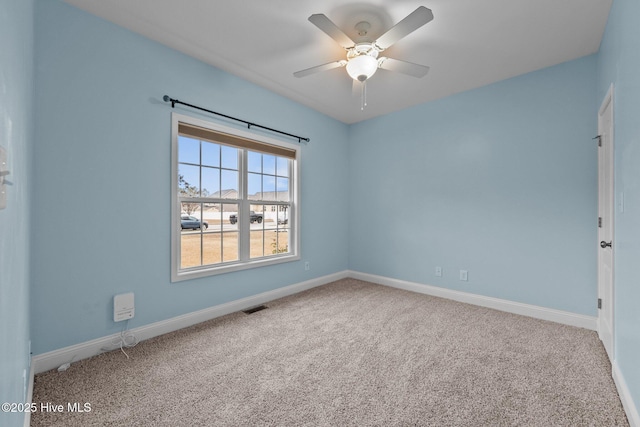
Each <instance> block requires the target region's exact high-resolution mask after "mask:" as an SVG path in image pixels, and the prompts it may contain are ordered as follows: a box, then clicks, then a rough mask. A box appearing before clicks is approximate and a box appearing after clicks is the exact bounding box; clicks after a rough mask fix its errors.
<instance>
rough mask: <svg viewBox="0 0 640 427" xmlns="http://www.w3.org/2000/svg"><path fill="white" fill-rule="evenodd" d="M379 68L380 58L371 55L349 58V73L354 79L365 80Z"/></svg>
mask: <svg viewBox="0 0 640 427" xmlns="http://www.w3.org/2000/svg"><path fill="white" fill-rule="evenodd" d="M377 69H378V60H377V59H376V58H374V57H373V56H369V55H358V56H356V57H353V58H351V59H349V62H348V63H347V73H348V74H349V76H350V77H351V78H352V79H353V80H357V81H360V82H364V81H365V80H367V79H368V78H370V77H371V76H373V75H374V74H375V72H376V70H377Z"/></svg>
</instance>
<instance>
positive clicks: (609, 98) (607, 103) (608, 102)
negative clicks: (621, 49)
mask: <svg viewBox="0 0 640 427" xmlns="http://www.w3.org/2000/svg"><path fill="white" fill-rule="evenodd" d="M613 90H614V87H613V83H612V84H611V85H610V86H609V90H608V91H607V94H606V95H605V97H604V99H603V100H602V104H601V105H600V109H599V110H598V135H602V133H603V126H604V123H603V122H604V119H603V117H604V113H605V111H606V110H607V108H608V107H610V114H611V122H610V123H611V128H610V131H609V138H608V141H607V142H608V143H609V150H607V151H606V152H607V154H608V157H607V158H604V159H602V160H603V161H605V162H608V164H609V173H610V179H609V191H610V192H611V197H610V204H608V205H606V206H601V201H600V183H601V182H602V179H601V173H602V170H601V167H600V161H601V155H602V154H601V153H600V149H598V217H600V215H601V212H602V210H601V209H602V208H604V209H605V210H606V211H607V212H610V213H611V218H610V221H611V226H610V229H611V238H612V240H615V239H614V237H615V227H614V224H615V208H616V206H615V182H614V181H615V154H614V103H613V102H614V100H613V94H614V92H613ZM597 234H598V261H597V262H598V264H597V271H598V277H597V282H598V299H599V300H600V299H601V298H602V297H603V296H604V293H605V292H604V283H603V281H602V280H601V271H602V264H603V257H602V254H603V253H602V251H603V249H602V248H600V245H599V244H600V240H601V236H600V229H599V228H598V233H597ZM610 250H611V251H612V254H611V258H612V259H611V298H610V300H611V301H610V302H609V303H610V304H611V306H610V307H611V342H610V343H605V342H604V340H603V331H602V324H601V320H602V311H601V310H600V309H599V310H598V336H599V337H600V340H602V341H603V344H604V346H605V349H607V354H608V356H609V359H610V361H611V362H612V363H613V361H614V360H615V256H614V254H615V244H614V245H612V246H611V248H610ZM605 303H606V302H605Z"/></svg>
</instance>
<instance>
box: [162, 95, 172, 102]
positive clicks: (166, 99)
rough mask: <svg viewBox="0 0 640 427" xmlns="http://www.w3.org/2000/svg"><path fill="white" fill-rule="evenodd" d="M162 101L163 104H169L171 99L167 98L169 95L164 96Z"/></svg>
mask: <svg viewBox="0 0 640 427" xmlns="http://www.w3.org/2000/svg"><path fill="white" fill-rule="evenodd" d="M162 99H163V100H164V102H169V100H170V99H171V98H169V95H165V96H163V97H162Z"/></svg>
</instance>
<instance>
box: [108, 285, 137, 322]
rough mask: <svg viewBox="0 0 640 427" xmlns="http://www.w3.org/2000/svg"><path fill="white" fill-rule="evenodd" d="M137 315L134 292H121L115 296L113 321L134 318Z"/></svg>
mask: <svg viewBox="0 0 640 427" xmlns="http://www.w3.org/2000/svg"><path fill="white" fill-rule="evenodd" d="M134 315H135V304H134V298H133V292H129V293H126V294H120V295H116V296H114V297H113V321H114V322H121V321H123V320H129V319H133V316H134Z"/></svg>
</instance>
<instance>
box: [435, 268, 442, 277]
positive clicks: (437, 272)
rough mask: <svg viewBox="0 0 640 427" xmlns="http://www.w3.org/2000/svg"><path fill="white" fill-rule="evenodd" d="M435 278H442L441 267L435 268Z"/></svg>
mask: <svg viewBox="0 0 640 427" xmlns="http://www.w3.org/2000/svg"><path fill="white" fill-rule="evenodd" d="M436 277H442V267H436Z"/></svg>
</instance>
